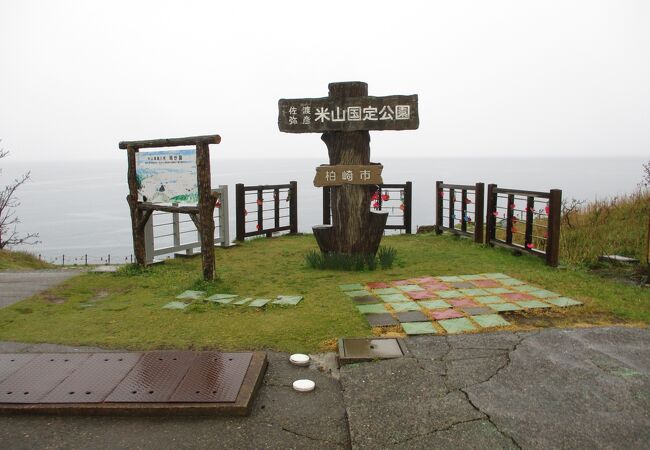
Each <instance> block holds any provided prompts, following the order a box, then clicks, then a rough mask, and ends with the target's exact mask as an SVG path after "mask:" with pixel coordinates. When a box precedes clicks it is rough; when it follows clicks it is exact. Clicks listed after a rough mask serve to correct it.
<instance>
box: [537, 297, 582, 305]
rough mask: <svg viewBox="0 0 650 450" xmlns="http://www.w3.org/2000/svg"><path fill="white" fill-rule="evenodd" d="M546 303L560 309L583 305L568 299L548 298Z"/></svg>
mask: <svg viewBox="0 0 650 450" xmlns="http://www.w3.org/2000/svg"><path fill="white" fill-rule="evenodd" d="M544 301H545V302H548V303H551V304H552V305H554V306H560V307H565V306H574V305H582V302H579V301H577V300H574V299H572V298H568V297H560V298H547V299H544Z"/></svg>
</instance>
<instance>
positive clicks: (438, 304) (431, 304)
mask: <svg viewBox="0 0 650 450" xmlns="http://www.w3.org/2000/svg"><path fill="white" fill-rule="evenodd" d="M418 303H419V305H420V306H422V307H423V308H427V309H438V308H451V305H450V304H449V303H447V302H446V301H444V300H427V301H425V302H418Z"/></svg>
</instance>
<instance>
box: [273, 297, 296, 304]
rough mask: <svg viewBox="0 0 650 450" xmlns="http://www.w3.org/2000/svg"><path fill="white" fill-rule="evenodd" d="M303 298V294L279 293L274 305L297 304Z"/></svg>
mask: <svg viewBox="0 0 650 450" xmlns="http://www.w3.org/2000/svg"><path fill="white" fill-rule="evenodd" d="M301 300H302V295H278V299H277V300H275V301H274V302H273V304H274V305H297V304H298V303H300V301H301Z"/></svg>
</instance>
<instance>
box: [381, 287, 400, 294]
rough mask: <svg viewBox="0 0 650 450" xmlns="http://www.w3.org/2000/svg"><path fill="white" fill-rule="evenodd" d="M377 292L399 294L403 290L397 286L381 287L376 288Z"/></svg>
mask: <svg viewBox="0 0 650 450" xmlns="http://www.w3.org/2000/svg"><path fill="white" fill-rule="evenodd" d="M374 292H375V294H379V295H388V294H399V293H400V292H401V291H400V290H399V289H395V288H391V287H389V288H381V289H374Z"/></svg>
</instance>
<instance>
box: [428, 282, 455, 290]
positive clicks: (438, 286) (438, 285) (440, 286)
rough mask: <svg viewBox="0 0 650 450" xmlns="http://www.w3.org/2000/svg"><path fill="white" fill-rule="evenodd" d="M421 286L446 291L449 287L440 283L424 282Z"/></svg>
mask: <svg viewBox="0 0 650 450" xmlns="http://www.w3.org/2000/svg"><path fill="white" fill-rule="evenodd" d="M422 287H423V288H424V289H427V290H429V291H448V290H449V289H451V288H450V287H449V286H447V285H446V284H442V283H426V284H423V285H422Z"/></svg>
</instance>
